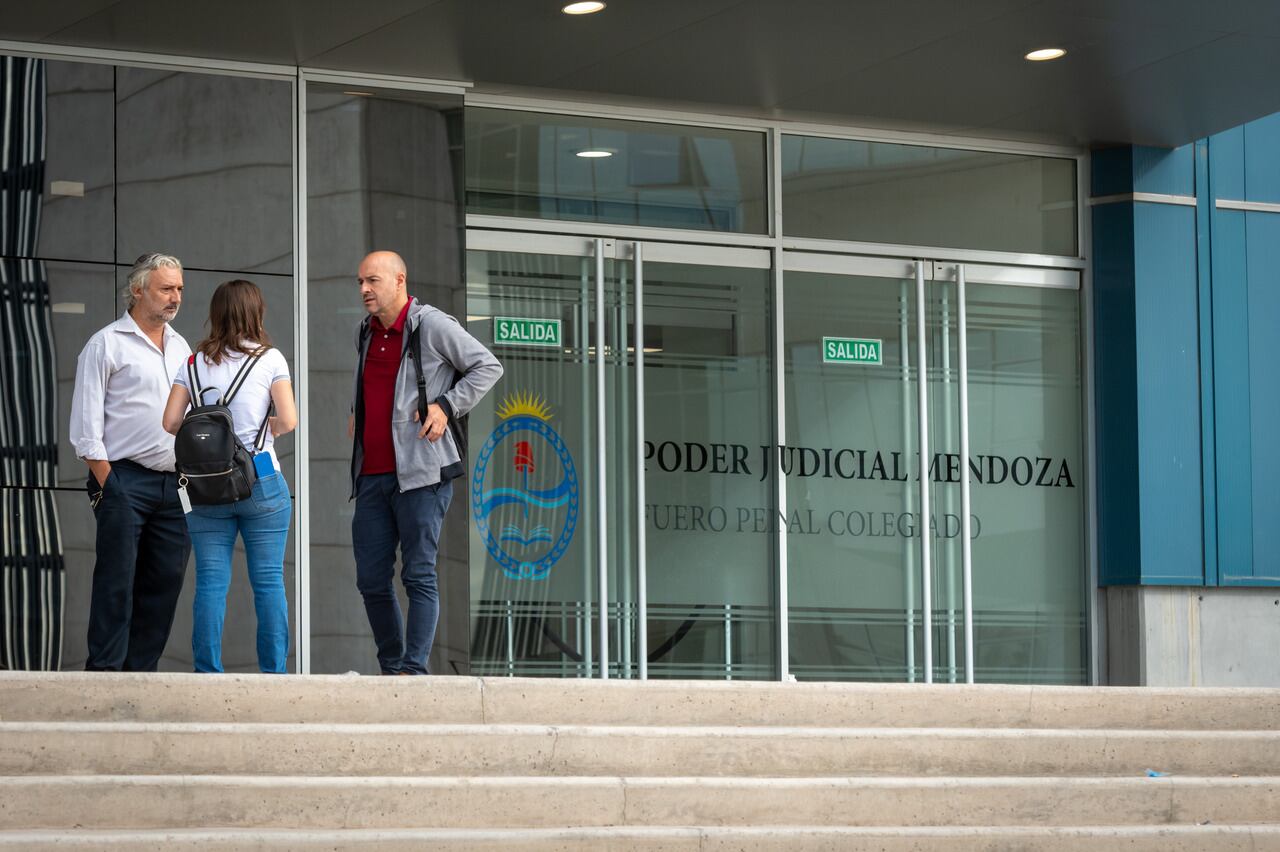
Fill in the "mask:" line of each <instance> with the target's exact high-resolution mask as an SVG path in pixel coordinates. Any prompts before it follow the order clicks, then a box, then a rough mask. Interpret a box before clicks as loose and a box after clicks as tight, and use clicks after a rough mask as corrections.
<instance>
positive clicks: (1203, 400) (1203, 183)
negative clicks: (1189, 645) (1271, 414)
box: [1195, 139, 1218, 586]
mask: <svg viewBox="0 0 1280 852" xmlns="http://www.w3.org/2000/svg"><path fill="white" fill-rule="evenodd" d="M1209 147H1210V142H1209V140H1208V139H1202V140H1201V141H1199V142H1197V143H1195V155H1196V279H1197V293H1198V302H1199V311H1200V315H1199V330H1200V493H1201V495H1202V496H1203V498H1204V511H1203V513H1202V518H1203V535H1204V550H1203V554H1202V555H1203V558H1204V582H1205V585H1207V586H1216V585H1217V584H1218V488H1217V469H1216V465H1217V455H1216V453H1215V452H1214V449H1215V448H1214V441H1215V440H1216V438H1215V435H1216V431H1215V429H1214V419H1213V394H1214V390H1213V268H1212V258H1213V241H1212V240H1211V239H1210V232H1209V223H1210V221H1212V216H1213V213H1212V211H1213V181H1212V179H1211V176H1210V173H1209Z"/></svg>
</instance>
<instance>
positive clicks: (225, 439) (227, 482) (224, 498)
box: [173, 349, 271, 506]
mask: <svg viewBox="0 0 1280 852" xmlns="http://www.w3.org/2000/svg"><path fill="white" fill-rule="evenodd" d="M266 352H267V350H266V349H261V350H259V351H258V352H256V353H254V354H253V355H250V356H249V357H248V358H245V359H244V363H243V364H241V365H240V369H239V370H237V371H236V374H235V377H234V378H233V379H232V380H231V384H230V386H229V387H228V388H227V390H226V392H225V393H223V394H222V396H220V397H218V401H217V402H215V403H214V404H213V405H204V404H203V402H204V394H205V393H207V392H209V391H211V390H217V388H202V387H201V386H200V376H199V375H198V374H197V372H196V355H195V354H193V355H192V356H191V357H190V358H188V359H187V382H188V385H189V389H190V391H191V406H192V407H191V410H190V411H188V412H187V416H186V417H185V418H183V420H182V425H181V426H179V427H178V435H177V438H176V440H175V441H174V446H173V451H174V455H175V456H176V457H177V469H178V487H179V488H184V489H186V494H187V499H188V500H189V501H190V502H191V504H192V505H193V506H216V505H219V504H222V503H235V502H236V501H237V500H243V499H244V498H246V497H248V496H249V495H250V494H251V493H253V484H254V482H256V481H257V479H258V474H257V471H256V470H255V469H254V466H253V453H251V452H249V450H248V448H247V447H245V445H244V444H243V443H241V442H240V439H239V438H238V437H236V426H235V421H234V420H233V419H232V417H231V409H230V408H228V407H227V406H229V405H230V404H231V400H232V399H233V398H235V395H236V394H237V393H238V392H239V390H240V387H241V386H242V385H243V384H244V381H245V379H247V378H248V377H249V371H250V370H252V369H253V367H254V365H255V364H257V363H258V361H259V360H260V359H261V358H262V356H263V355H264V354H266ZM270 417H271V410H270V407H268V409H267V414H266V416H264V417H263V418H262V425H261V426H259V427H258V437H257V440H256V441H255V442H254V451H255V452H262V448H263V447H264V446H265V445H266V441H267V423H268V421H269V419H270Z"/></svg>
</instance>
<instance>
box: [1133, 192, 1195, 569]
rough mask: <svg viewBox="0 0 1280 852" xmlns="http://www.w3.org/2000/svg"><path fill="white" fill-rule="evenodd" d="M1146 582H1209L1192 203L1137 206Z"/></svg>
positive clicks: (1141, 493)
mask: <svg viewBox="0 0 1280 852" xmlns="http://www.w3.org/2000/svg"><path fill="white" fill-rule="evenodd" d="M1134 208H1135V209H1134V258H1135V261H1136V262H1135V267H1134V271H1135V275H1134V313H1135V317H1136V319H1137V326H1136V344H1135V348H1136V353H1137V365H1138V382H1137V395H1138V429H1139V432H1138V434H1139V442H1138V473H1139V494H1138V505H1139V513H1140V514H1141V517H1142V530H1141V549H1142V582H1143V583H1147V584H1178V585H1185V584H1192V585H1200V584H1202V583H1203V582H1204V560H1203V538H1202V535H1201V533H1202V530H1203V515H1202V506H1203V503H1202V500H1201V491H1200V478H1201V455H1200V357H1199V353H1200V331H1199V299H1200V295H1199V290H1198V282H1197V275H1196V252H1195V246H1196V222H1195V210H1194V209H1193V208H1190V207H1177V206H1172V205H1166V204H1141V203H1139V204H1135V205H1134Z"/></svg>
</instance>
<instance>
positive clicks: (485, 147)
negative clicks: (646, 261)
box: [467, 108, 769, 234]
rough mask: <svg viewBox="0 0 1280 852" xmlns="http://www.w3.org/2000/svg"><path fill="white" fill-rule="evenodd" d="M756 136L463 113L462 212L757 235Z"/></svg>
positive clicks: (763, 224)
mask: <svg viewBox="0 0 1280 852" xmlns="http://www.w3.org/2000/svg"><path fill="white" fill-rule="evenodd" d="M764 142H765V139H764V134H763V133H756V132H750V131H741V130H719V129H715V128H708V127H685V126H681V125H676V124H655V123H649V122H641V121H619V120H617V119H608V118H589V117H583V116H570V115H545V114H542V113H534V112H521V111H517V110H498V109H481V108H471V109H468V110H467V212H469V213H487V214H491V215H496V216H520V217H529V218H534V219H562V220H568V221H575V222H599V223H609V224H615V225H649V226H653V227H660V228H688V229H694V230H706V231H728V232H739V233H748V234H764V233H767V232H768V230H769V226H768V221H769V220H768V206H767V204H766V203H765V200H766V198H767V197H768V196H767V192H766V186H767V181H766V179H765V144H764Z"/></svg>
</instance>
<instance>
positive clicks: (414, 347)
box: [407, 318, 427, 423]
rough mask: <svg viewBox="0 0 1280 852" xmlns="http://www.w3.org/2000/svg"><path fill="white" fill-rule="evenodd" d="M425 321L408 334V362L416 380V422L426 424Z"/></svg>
mask: <svg viewBox="0 0 1280 852" xmlns="http://www.w3.org/2000/svg"><path fill="white" fill-rule="evenodd" d="M424 322H426V319H425V318H424V319H420V320H419V321H418V323H417V324H416V325H415V326H414V327H413V329H412V330H411V331H410V332H409V343H408V347H407V348H408V350H409V360H411V361H412V362H413V372H414V375H415V376H416V377H417V380H418V422H419V423H426V422H427V380H426V378H425V377H424V376H423V375H422V324H423V323H424Z"/></svg>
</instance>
